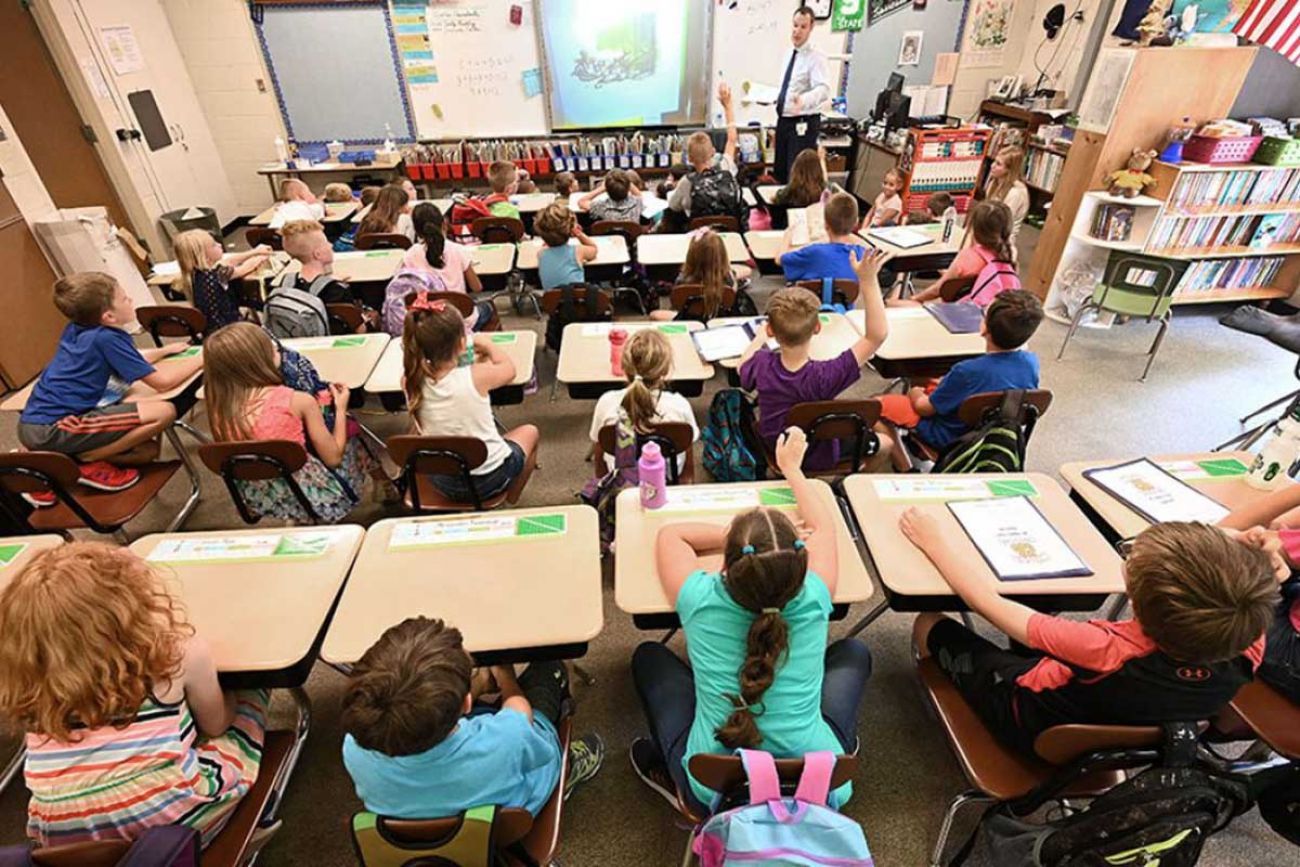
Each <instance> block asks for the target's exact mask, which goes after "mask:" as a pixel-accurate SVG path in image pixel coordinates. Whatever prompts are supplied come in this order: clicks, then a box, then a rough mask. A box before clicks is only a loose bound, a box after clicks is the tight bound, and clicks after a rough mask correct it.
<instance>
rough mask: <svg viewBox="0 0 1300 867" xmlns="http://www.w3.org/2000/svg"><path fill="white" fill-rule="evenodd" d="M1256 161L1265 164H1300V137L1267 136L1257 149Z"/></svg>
mask: <svg viewBox="0 0 1300 867" xmlns="http://www.w3.org/2000/svg"><path fill="white" fill-rule="evenodd" d="M1255 162H1257V163H1259V164H1261V165H1265V166H1300V138H1279V137H1277V136H1269V137H1267V138H1265V139H1264V140H1263V141H1262V142H1260V144H1259V150H1257V151H1255Z"/></svg>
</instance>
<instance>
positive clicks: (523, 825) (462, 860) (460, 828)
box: [351, 717, 573, 867]
mask: <svg viewBox="0 0 1300 867" xmlns="http://www.w3.org/2000/svg"><path fill="white" fill-rule="evenodd" d="M557 734H559V737H560V750H561V754H562V755H563V756H564V760H563V761H564V764H563V768H562V769H561V771H560V781H559V783H558V784H557V785H556V787H555V792H554V793H553V794H552V795H551V797H550V800H548V801H547V802H546V805H545V806H544V807H543V808H542V811H541V812H540V813H538V814H537V815H536V816H530V815H529V814H528V811H527V810H522V809H520V808H518V807H504V808H503V807H493V806H480V807H473V808H471V809H469V810H466V811H465V812H463V813H460V814H459V815H456V816H448V817H445V818H439V819H393V818H389V817H387V816H378V815H376V814H374V813H364V812H363V813H356V814H355V815H353V817H352V823H351V830H352V845H353V848H354V849H355V850H356V853H357V859H358V860H359V861H360V862H361V864H362V867H397V865H405V864H446V865H455V867H495V865H498V864H507V865H550V864H552V863H554V858H555V851H556V849H557V848H559V843H560V817H561V815H562V814H563V812H564V786H565V783H566V782H567V780H568V777H569V741H570V739H571V737H572V734H573V719H572V717H565V718H563V719H561V720H560V724H559V726H557Z"/></svg>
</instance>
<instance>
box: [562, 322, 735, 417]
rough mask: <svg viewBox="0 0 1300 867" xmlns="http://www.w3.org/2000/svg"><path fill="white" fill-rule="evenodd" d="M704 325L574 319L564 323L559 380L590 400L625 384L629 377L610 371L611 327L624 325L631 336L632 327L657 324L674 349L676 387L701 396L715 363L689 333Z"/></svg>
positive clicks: (672, 377)
mask: <svg viewBox="0 0 1300 867" xmlns="http://www.w3.org/2000/svg"><path fill="white" fill-rule="evenodd" d="M703 327H704V326H703V325H702V324H700V323H699V322H661V323H657V324H656V323H653V322H615V323H610V322H571V323H569V324H568V325H566V326H564V341H563V342H562V343H561V344H560V361H559V365H558V366H557V368H556V371H555V378H556V381H557V382H563V383H564V384H565V385H567V386H568V387H569V396H570V397H572V398H577V399H588V400H594V399H595V398H598V397H600V396H601V395H602V394H604V393H605V392H607V391H613V390H614V389H616V388H622V387H624V386H625V385H627V379H626V378H624V377H622V376H616V375H614V374H613V373H612V372H610V368H609V330H610V329H611V328H622V329H624V330H626V331H628V332H629V334H628V339H631V333H630V332H632V331H636V330H638V329H642V328H658V329H659V330H660V331H662V332H663V335H664V337H667V338H668V344H669V345H670V346H671V347H672V350H673V372H672V376H671V381H672V384H673V390H674V391H676V392H679V393H680V394H683V395H685V396H687V397H698V396H699V395H700V394H701V393H703V391H704V381H705V380H708V379H712V378H713V365H711V364H705V363H704V362H703V361H701V360H700V354H699V352H697V351H696V349H695V342H694V341H693V340H691V335H690V332H692V331H698V330H699V329H701V328H703Z"/></svg>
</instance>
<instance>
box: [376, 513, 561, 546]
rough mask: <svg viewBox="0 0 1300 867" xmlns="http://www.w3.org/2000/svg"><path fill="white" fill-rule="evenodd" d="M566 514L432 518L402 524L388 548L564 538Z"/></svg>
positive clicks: (396, 528) (395, 529) (395, 527)
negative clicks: (539, 537)
mask: <svg viewBox="0 0 1300 867" xmlns="http://www.w3.org/2000/svg"><path fill="white" fill-rule="evenodd" d="M568 529H569V526H568V518H567V516H566V515H565V514H564V513H563V512H556V513H554V514H546V515H521V516H518V517H516V516H513V515H475V516H473V517H469V518H433V519H425V520H412V521H402V522H401V523H399V524H397V525H396V526H394V527H393V533H392V535H391V536H389V539H388V547H389V549H390V550H393V549H404V548H428V547H432V546H435V545H472V544H477V543H482V542H502V541H506V540H518V539H528V538H535V537H537V536H561V535H564V534H565V533H567V532H568Z"/></svg>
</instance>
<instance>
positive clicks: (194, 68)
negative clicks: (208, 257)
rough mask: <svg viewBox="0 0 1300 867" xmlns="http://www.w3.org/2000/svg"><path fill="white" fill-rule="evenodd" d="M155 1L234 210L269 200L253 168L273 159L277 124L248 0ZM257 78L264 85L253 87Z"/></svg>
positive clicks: (254, 208) (253, 208) (254, 209)
mask: <svg viewBox="0 0 1300 867" xmlns="http://www.w3.org/2000/svg"><path fill="white" fill-rule="evenodd" d="M162 6H163V10H164V11H165V12H166V14H167V20H168V21H169V22H170V24H171V28H172V33H173V34H175V37H176V43H177V45H179V46H180V50H181V55H182V57H184V59H185V65H186V68H188V70H189V73H190V78H191V80H192V81H193V82H194V90H195V92H196V93H197V94H198V98H199V104H200V105H201V106H202V107H203V113H204V115H206V117H207V120H208V126H209V127H210V128H211V130H212V137H213V139H214V140H215V141H216V145H217V152H218V153H219V154H220V156H221V162H222V165H223V166H224V167H225V169H226V176H227V177H228V178H229V179H230V184H231V187H232V188H233V189H234V193H235V204H236V207H237V209H238V212H239V213H241V214H256V213H258V212H260V211H261V210H263V209H264V208H266V207H267V206H268V205H270V204H271V201H272V196H271V192H270V188H269V187H268V186H267V183H266V180H265V179H264V178H263V177H262V176H261V175H259V174H257V169H258V167H259V166H261V165H262V164H264V163H267V162H270V161H272V160H274V159H275V147H274V140H275V137H276V136H277V135H284V134H285V132H284V124H283V123H282V121H281V119H280V110H279V106H278V105H277V103H276V99H275V91H274V89H273V88H272V86H271V77H270V75H269V74H268V73H267V71H266V66H265V64H264V63H263V61H262V52H261V49H259V48H258V44H257V34H256V32H255V30H254V28H253V22H252V21H251V20H250V19H249V16H248V4H247V3H246V2H244V0H162ZM325 50H326V49H325V48H324V47H322V51H325ZM323 56H324V55H323ZM259 81H260V82H261V83H262V87H263V88H264V89H259V84H258V83H259Z"/></svg>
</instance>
